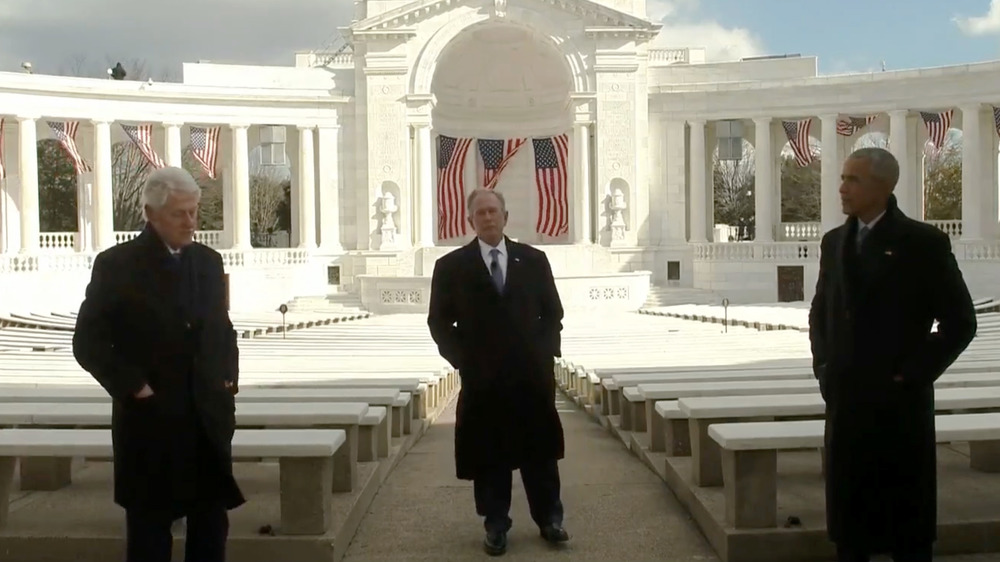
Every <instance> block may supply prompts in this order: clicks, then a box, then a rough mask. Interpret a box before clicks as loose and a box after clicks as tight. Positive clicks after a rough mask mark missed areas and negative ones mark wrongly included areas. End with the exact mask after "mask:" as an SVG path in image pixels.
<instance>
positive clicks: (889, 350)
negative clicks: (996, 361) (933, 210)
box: [809, 148, 976, 562]
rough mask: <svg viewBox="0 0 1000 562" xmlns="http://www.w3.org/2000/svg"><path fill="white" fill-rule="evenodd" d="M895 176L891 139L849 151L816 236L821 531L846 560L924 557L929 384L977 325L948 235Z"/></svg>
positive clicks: (931, 487)
mask: <svg viewBox="0 0 1000 562" xmlns="http://www.w3.org/2000/svg"><path fill="white" fill-rule="evenodd" d="M898 180H899V164H898V162H897V161H896V159H895V158H894V157H893V155H892V154H891V153H890V152H888V151H887V150H884V149H881V148H865V149H861V150H858V151H856V152H854V153H853V154H851V156H849V157H848V159H847V161H846V162H845V163H844V167H843V174H842V184H841V187H840V197H841V201H842V205H843V210H844V213H846V214H847V215H849V218H848V219H847V221H846V222H845V223H844V224H843V225H842V226H839V227H837V228H835V229H833V230H831V231H830V232H828V233H827V234H826V235H825V236H824V237H823V242H822V254H821V257H820V269H819V280H818V282H817V284H816V296H815V297H814V298H813V301H812V308H811V310H810V311H809V337H810V340H811V342H812V355H813V368H814V372H815V375H816V378H817V379H818V380H819V384H820V390H821V392H822V394H823V398H824V400H825V401H826V505H827V509H826V510H827V530H828V533H829V537H830V539H831V540H832V541H833V542H834V543H836V545H837V553H838V557H839V559H840V560H841V561H843V562H848V561H850V562H855V561H857V562H863V561H867V560H869V556H870V555H872V554H878V553H889V554H891V555H892V557H893V560H895V561H896V562H924V561H926V562H930V560H931V552H932V547H933V543H934V541H935V540H936V538H937V535H936V531H937V479H936V478H937V476H936V472H937V471H936V448H935V433H934V387H933V385H934V381H935V380H937V378H938V377H940V376H941V374H942V373H943V372H944V371H945V369H947V368H948V366H949V365H951V364H952V362H954V361H955V359H956V358H957V357H958V356H959V354H961V353H962V351H964V350H965V348H966V346H968V345H969V342H970V341H971V340H972V338H973V337H974V336H975V333H976V316H975V311H974V309H973V306H972V299H971V297H970V296H969V290H968V288H967V287H966V285H965V281H964V280H963V279H962V273H961V272H960V271H959V269H958V264H957V262H956V261H955V257H954V255H952V252H951V244H950V242H949V239H948V236H947V235H946V234H944V233H943V232H941V231H940V230H938V229H937V228H935V227H933V226H931V225H929V224H926V223H923V222H919V221H915V220H912V219H910V218H907V217H906V216H905V215H904V214H903V213H902V211H900V210H899V209H898V208H897V206H896V199H895V196H893V195H892V191H893V189H894V188H895V186H896V182H897V181H898ZM935 320H936V321H937V322H938V324H937V329H936V331H932V325H933V324H934V321H935Z"/></svg>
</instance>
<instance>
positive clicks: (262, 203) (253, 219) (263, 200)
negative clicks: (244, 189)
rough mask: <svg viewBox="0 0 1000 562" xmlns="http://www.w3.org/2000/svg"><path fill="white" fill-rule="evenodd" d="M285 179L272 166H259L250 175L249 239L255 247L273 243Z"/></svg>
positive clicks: (283, 197)
mask: <svg viewBox="0 0 1000 562" xmlns="http://www.w3.org/2000/svg"><path fill="white" fill-rule="evenodd" d="M287 183H288V180H287V179H284V178H282V177H281V172H280V171H279V170H276V169H274V168H273V167H267V166H261V167H260V169H259V170H258V171H257V173H255V174H253V175H251V176H250V241H251V244H253V246H255V247H258V248H259V247H268V246H271V245H272V244H273V235H274V232H275V230H277V228H278V210H279V208H280V207H281V203H282V202H283V201H284V199H285V184H287Z"/></svg>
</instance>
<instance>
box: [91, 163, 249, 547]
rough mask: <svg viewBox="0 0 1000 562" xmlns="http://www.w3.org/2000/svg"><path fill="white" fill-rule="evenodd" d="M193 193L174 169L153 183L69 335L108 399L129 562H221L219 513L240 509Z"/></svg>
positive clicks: (226, 370) (233, 365)
mask: <svg viewBox="0 0 1000 562" xmlns="http://www.w3.org/2000/svg"><path fill="white" fill-rule="evenodd" d="M200 199H201V190H200V188H199V187H198V185H197V184H196V183H195V181H194V179H193V178H192V177H191V175H190V174H188V173H187V172H186V171H184V170H182V169H180V168H162V169H159V170H156V171H154V172H153V173H152V174H150V176H149V179H148V180H147V181H146V185H145V187H144V190H143V193H142V204H143V210H144V212H145V216H146V220H147V225H146V228H145V229H144V230H143V231H142V233H141V234H140V235H139V236H138V237H137V238H135V239H134V240H131V241H129V242H126V243H124V244H120V245H117V246H115V247H113V248H109V249H108V250H105V251H104V252H101V253H100V254H99V255H98V256H97V258H95V260H94V267H93V272H92V275H91V281H90V284H89V285H88V287H87V293H86V297H85V299H84V301H83V304H82V305H81V307H80V313H79V316H78V318H77V323H76V331H75V332H74V335H73V354H74V356H75V357H76V360H77V362H79V364H80V365H81V366H82V367H83V368H84V369H85V370H87V371H88V372H89V373H90V374H91V375H93V377H94V378H95V379H97V382H99V383H100V384H101V386H103V387H104V388H105V389H106V390H107V391H108V394H110V395H111V397H112V399H113V415H112V429H111V431H112V436H113V441H114V469H115V470H114V473H115V474H114V500H115V503H117V504H118V505H120V506H122V507H123V508H124V509H125V512H126V551H127V555H126V559H127V560H128V562H139V561H141V562H169V561H170V559H171V550H172V549H171V546H172V535H171V524H172V523H173V522H174V521H175V520H177V519H180V518H182V517H186V518H187V531H186V544H185V551H186V552H185V559H186V560H191V561H193V560H198V561H199V562H223V560H225V545H226V540H227V537H228V533H229V518H228V513H227V511H228V510H229V509H233V508H235V507H237V506H239V505H241V504H242V503H243V502H244V498H243V495H242V493H241V491H240V489H239V486H238V485H237V484H236V481H235V479H234V478H233V473H232V458H231V443H232V437H233V431H234V428H235V414H234V413H235V398H234V395H235V394H236V392H237V388H238V386H237V384H238V371H239V355H238V350H237V346H236V334H235V332H234V331H233V325H232V323H231V322H230V319H229V313H228V311H227V306H226V295H225V282H224V278H223V266H222V258H221V256H219V254H218V252H216V251H215V250H212V249H211V248H208V247H206V246H203V245H201V244H198V243H196V242H194V240H193V239H194V232H195V229H196V227H197V224H198V205H199V202H200Z"/></svg>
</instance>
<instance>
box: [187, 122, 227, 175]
mask: <svg viewBox="0 0 1000 562" xmlns="http://www.w3.org/2000/svg"><path fill="white" fill-rule="evenodd" d="M219 130H220V127H191V156H193V157H194V159H195V160H197V161H198V163H199V164H201V167H202V169H203V170H205V175H207V176H208V177H209V178H211V179H213V180H214V179H215V164H216V162H218V160H219Z"/></svg>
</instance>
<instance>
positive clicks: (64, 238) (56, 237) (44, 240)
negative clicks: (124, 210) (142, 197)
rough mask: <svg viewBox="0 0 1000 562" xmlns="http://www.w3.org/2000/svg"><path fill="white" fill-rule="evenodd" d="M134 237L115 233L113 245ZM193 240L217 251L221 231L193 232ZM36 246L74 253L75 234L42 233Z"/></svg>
mask: <svg viewBox="0 0 1000 562" xmlns="http://www.w3.org/2000/svg"><path fill="white" fill-rule="evenodd" d="M136 236H139V231H122V232H115V244H121V243H123V242H128V241H129V240H132V239H133V238H135V237H136ZM194 239H195V241H196V242H201V243H202V244H204V245H206V246H208V247H210V248H215V249H219V248H220V247H221V246H222V231H221V230H199V231H198V232H195V234H194ZM38 245H39V248H40V249H42V250H45V251H57V252H73V251H76V233H75V232H42V233H41V234H39V235H38Z"/></svg>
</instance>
